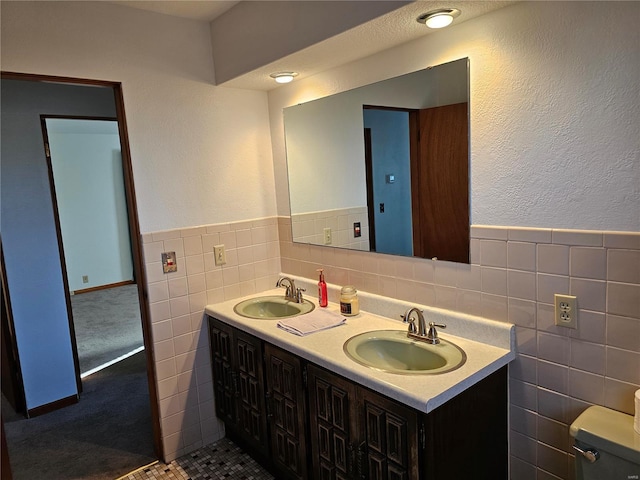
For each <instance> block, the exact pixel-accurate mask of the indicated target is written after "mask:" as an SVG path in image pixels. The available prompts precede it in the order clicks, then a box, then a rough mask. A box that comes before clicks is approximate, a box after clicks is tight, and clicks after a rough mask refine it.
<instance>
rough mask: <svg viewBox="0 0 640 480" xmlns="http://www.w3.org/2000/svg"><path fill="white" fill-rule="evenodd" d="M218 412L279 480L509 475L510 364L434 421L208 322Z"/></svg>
mask: <svg viewBox="0 0 640 480" xmlns="http://www.w3.org/2000/svg"><path fill="white" fill-rule="evenodd" d="M209 334H210V342H211V361H212V368H213V377H214V378H213V385H214V393H215V403H216V414H217V415H218V417H219V418H220V419H221V420H222V421H224V423H225V426H226V431H227V434H228V435H229V436H230V438H231V439H232V440H234V441H236V442H238V443H239V444H240V445H241V446H242V447H244V448H246V449H247V451H248V453H250V454H251V455H252V456H254V457H255V458H256V459H257V460H258V461H260V462H261V463H262V464H263V465H265V466H266V467H267V468H269V470H271V471H272V472H273V473H274V474H275V476H276V478H283V479H291V480H302V479H321V480H418V479H421V480H458V479H460V480H462V479H467V478H473V479H474V480H499V479H507V478H508V467H507V465H508V443H507V431H508V429H507V367H503V368H501V369H500V370H498V371H496V372H494V373H492V374H491V375H489V376H487V377H486V378H484V379H483V380H481V381H480V382H478V383H476V384H475V385H472V386H470V387H469V388H467V389H466V390H465V391H463V392H462V393H460V394H458V395H456V396H455V397H453V398H452V399H450V400H448V401H447V402H446V403H444V404H443V405H441V406H439V407H438V408H436V409H434V410H433V411H431V412H430V413H428V414H425V413H421V412H419V411H417V410H415V409H413V408H410V407H407V406H406V405H404V404H402V403H400V402H398V401H395V400H393V399H390V398H388V397H386V396H384V395H380V394H379V393H376V392H374V391H372V390H370V389H368V388H366V387H363V386H361V385H358V384H356V383H354V382H352V381H350V380H348V379H346V378H344V377H341V376H339V375H336V374H335V373H332V372H330V371H328V370H326V369H324V368H321V367H319V366H316V365H314V364H312V363H309V362H307V361H305V360H303V359H302V358H300V357H298V356H296V355H293V354H291V353H289V352H287V351H285V350H283V349H281V348H278V347H275V346H273V345H271V344H269V343H267V342H264V341H262V340H260V339H258V338H256V337H253V336H252V335H249V334H247V333H244V332H242V331H240V330H238V329H236V328H234V327H231V326H229V325H227V324H225V323H223V322H220V321H219V320H216V319H214V318H211V317H209Z"/></svg>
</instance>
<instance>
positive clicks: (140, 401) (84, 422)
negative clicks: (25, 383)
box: [2, 284, 156, 480]
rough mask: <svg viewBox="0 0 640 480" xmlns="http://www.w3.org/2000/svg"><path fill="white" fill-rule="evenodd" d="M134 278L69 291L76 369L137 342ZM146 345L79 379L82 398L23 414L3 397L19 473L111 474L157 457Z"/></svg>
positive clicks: (97, 477) (67, 478) (107, 477)
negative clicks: (84, 290) (53, 408)
mask: <svg viewBox="0 0 640 480" xmlns="http://www.w3.org/2000/svg"><path fill="white" fill-rule="evenodd" d="M136 288H137V287H136V285H134V284H132V285H125V286H122V287H116V288H110V289H105V290H98V291H95V292H88V293H83V294H79V295H74V296H72V297H71V299H72V301H71V303H72V308H73V318H74V326H75V330H76V343H77V346H78V357H79V360H80V370H81V372H82V373H84V372H87V371H88V370H91V369H93V368H95V367H97V366H99V365H102V364H104V363H106V362H108V361H111V360H113V359H115V358H117V357H120V356H122V355H124V354H126V353H129V352H131V351H132V350H135V349H136V348H138V347H141V346H142V325H141V321H140V307H139V302H138V294H137V290H136ZM146 368H147V367H146V358H145V352H144V350H143V351H142V352H139V353H137V354H135V355H133V356H131V357H129V358H127V359H125V360H122V361H120V362H118V363H116V364H114V365H112V366H110V367H107V368H105V369H104V370H101V371H99V372H97V373H94V374H92V375H90V376H88V377H86V378H84V379H83V381H82V385H83V392H82V393H81V395H80V401H79V403H77V404H76V405H72V406H69V407H66V408H63V409H61V410H56V411H54V412H51V413H48V414H46V415H42V416H39V417H35V418H31V419H26V418H24V417H23V416H21V415H16V414H15V413H13V412H12V409H11V407H10V406H9V405H8V402H6V400H5V399H4V397H3V403H2V414H3V418H4V421H5V431H6V436H7V443H8V446H9V457H10V460H11V465H12V469H13V474H14V479H16V480H34V479H48V480H49V479H50V480H76V479H85V480H113V479H114V478H117V477H119V476H121V475H125V474H126V473H128V472H131V471H132V470H134V469H136V468H138V467H140V466H141V465H147V464H149V463H150V462H153V461H154V460H156V457H155V455H154V452H153V432H152V427H151V412H150V405H149V391H148V386H147V370H146Z"/></svg>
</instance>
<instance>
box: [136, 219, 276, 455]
mask: <svg viewBox="0 0 640 480" xmlns="http://www.w3.org/2000/svg"><path fill="white" fill-rule="evenodd" d="M142 239H143V248H144V260H145V267H146V273H147V292H148V298H149V307H150V311H151V331H152V336H153V343H154V357H155V362H156V375H157V382H158V384H157V386H158V396H159V402H160V406H159V409H160V417H161V418H160V424H161V428H162V439H163V444H164V450H165V458H164V460H165V461H171V460H173V459H175V458H177V457H179V456H181V455H183V454H185V453H188V452H191V451H193V450H195V449H197V448H199V447H201V446H203V445H206V444H209V443H212V442H214V441H216V440H218V439H219V438H221V437H222V436H223V435H224V427H223V425H222V424H221V423H220V422H219V421H218V419H217V418H216V415H215V407H214V402H213V384H212V377H211V365H210V361H209V342H208V337H207V331H206V328H207V326H206V323H204V322H203V313H204V307H205V305H207V304H210V303H216V302H220V301H224V300H229V299H232V298H237V297H240V296H242V295H249V294H251V293H256V292H260V291H263V290H266V289H268V288H272V287H273V286H274V285H275V282H276V280H277V278H278V274H279V273H280V247H279V243H278V222H277V219H276V218H266V219H261V220H255V221H247V222H237V223H230V224H223V225H209V226H205V227H194V228H186V229H181V230H171V231H163V232H154V233H147V234H144V235H142ZM220 244H224V245H225V251H226V259H227V263H226V264H225V265H223V266H216V265H215V263H214V257H213V246H214V245H220ZM169 251H175V252H176V256H177V265H178V271H177V272H175V273H168V274H165V273H163V271H162V264H161V254H162V252H169Z"/></svg>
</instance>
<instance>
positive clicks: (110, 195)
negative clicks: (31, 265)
mask: <svg viewBox="0 0 640 480" xmlns="http://www.w3.org/2000/svg"><path fill="white" fill-rule="evenodd" d="M69 123H72V124H73V125H74V126H75V127H74V126H70V125H68V124H69ZM87 123H90V124H91V126H87V127H86V128H87V129H90V128H93V129H94V130H96V129H99V130H100V133H93V132H90V131H86V132H82V130H83V126H84V125H86V124H87ZM95 124H99V125H95ZM57 126H59V128H57ZM60 129H62V130H65V129H66V130H71V131H56V130H60ZM47 133H48V137H49V147H50V150H51V165H52V170H53V177H54V180H55V186H56V200H57V203H58V216H59V218H60V229H61V231H62V242H63V245H64V253H65V254H64V257H65V262H66V266H67V279H68V282H69V290H71V291H76V290H82V289H86V288H91V287H96V286H102V285H110V284H114V283H119V282H124V281H130V280H133V262H132V258H131V242H130V241H129V222H128V214H127V204H126V199H125V192H124V177H123V172H122V154H121V152H120V136H119V134H118V124H117V123H116V122H115V121H101V120H75V119H56V118H50V119H47ZM83 276H87V277H88V281H87V283H84V282H83V278H82V277H83Z"/></svg>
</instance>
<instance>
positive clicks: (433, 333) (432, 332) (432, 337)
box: [427, 322, 447, 344]
mask: <svg viewBox="0 0 640 480" xmlns="http://www.w3.org/2000/svg"><path fill="white" fill-rule="evenodd" d="M436 327H438V328H447V326H446V325H444V324H440V323H435V322H429V331H428V332H427V341H428V342H430V343H433V344H438V343H440V339H439V338H438V331H437V330H436Z"/></svg>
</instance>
